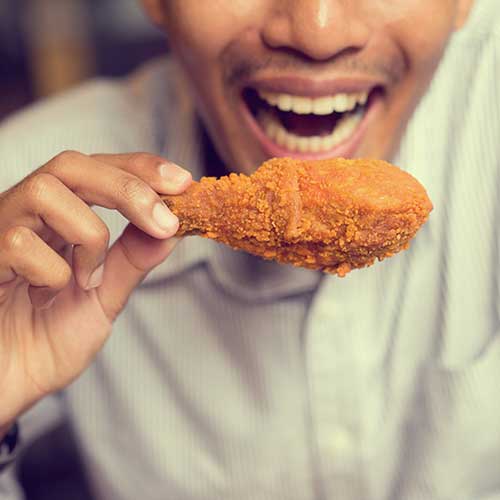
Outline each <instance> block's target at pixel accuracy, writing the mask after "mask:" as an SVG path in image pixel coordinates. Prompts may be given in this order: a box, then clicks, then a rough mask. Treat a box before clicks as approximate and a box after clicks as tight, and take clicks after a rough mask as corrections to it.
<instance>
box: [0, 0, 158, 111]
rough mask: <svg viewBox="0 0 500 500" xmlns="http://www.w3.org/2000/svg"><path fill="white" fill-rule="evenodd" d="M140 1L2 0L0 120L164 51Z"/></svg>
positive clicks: (0, 15) (0, 28) (0, 20)
mask: <svg viewBox="0 0 500 500" xmlns="http://www.w3.org/2000/svg"><path fill="white" fill-rule="evenodd" d="M165 48H166V40H165V37H164V35H163V34H162V33H160V31H159V30H157V29H156V28H155V27H153V26H152V25H151V24H150V23H149V21H148V20H147V19H146V17H145V15H144V13H143V12H142V10H141V7H140V0H0V120H1V119H2V118H4V117H5V116H6V115H8V114H9V113H11V112H13V111H15V110H16V109H18V108H20V107H22V106H24V105H26V104H28V103H30V102H32V101H33V100H35V99H38V98H41V97H44V96H47V95H51V94H54V93H57V92H61V91H63V90H65V89H66V88H68V87H71V86H72V85H75V84H77V83H79V82H80V81H82V80H85V79H87V78H90V77H92V76H93V75H96V74H98V75H105V76H120V75H123V74H126V73H128V72H129V71H130V70H132V69H133V68H134V67H136V66H137V65H138V64H140V63H141V62H143V61H144V60H145V59H148V58H150V57H153V56H155V55H158V54H160V53H163V52H165Z"/></svg>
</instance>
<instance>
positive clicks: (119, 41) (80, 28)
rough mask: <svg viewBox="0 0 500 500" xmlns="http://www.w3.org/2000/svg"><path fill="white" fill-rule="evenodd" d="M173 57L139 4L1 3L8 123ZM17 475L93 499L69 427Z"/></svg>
mask: <svg viewBox="0 0 500 500" xmlns="http://www.w3.org/2000/svg"><path fill="white" fill-rule="evenodd" d="M165 52H166V40H165V37H164V35H163V34H161V33H160V32H159V31H158V30H157V29H156V28H154V27H153V26H151V25H150V23H149V21H148V20H147V19H146V18H145V16H144V14H143V12H142V11H141V8H140V6H139V0H0V126H1V121H2V120H3V119H5V117H6V116H8V115H9V114H11V113H13V112H15V111H16V110H18V109H20V108H21V107H23V106H26V105H28V104H30V103H31V102H33V101H35V100H37V99H40V98H43V97H45V96H49V95H53V94H56V93H58V92H63V91H64V90H66V89H68V88H70V87H72V86H73V85H77V84H78V83H80V82H82V81H84V80H86V79H88V78H92V77H93V76H95V75H104V76H110V77H118V76H121V75H124V74H126V73H128V72H130V71H131V70H132V69H134V68H135V67H136V66H138V65H139V64H141V63H142V62H143V61H145V60H147V59H149V58H151V57H154V56H156V55H159V54H163V53H165ZM0 162H1V152H0ZM0 172H1V171H0ZM17 471H18V476H19V477H20V479H21V482H22V485H23V488H24V490H25V492H26V498H27V500H90V498H91V495H90V490H89V488H88V485H87V481H86V478H85V473H84V470H83V468H82V467H81V464H80V459H79V456H78V450H77V447H76V444H75V440H74V439H73V435H72V431H71V427H70V425H69V424H68V423H63V424H62V425H59V426H58V427H57V428H55V429H53V430H51V431H50V432H48V433H46V434H45V435H44V436H42V437H41V438H39V439H38V440H37V441H35V442H34V443H33V444H32V445H31V446H30V447H29V448H28V449H27V450H26V451H25V452H24V453H23V454H22V456H21V458H20V460H19V461H18V466H17ZM110 500H111V499H110Z"/></svg>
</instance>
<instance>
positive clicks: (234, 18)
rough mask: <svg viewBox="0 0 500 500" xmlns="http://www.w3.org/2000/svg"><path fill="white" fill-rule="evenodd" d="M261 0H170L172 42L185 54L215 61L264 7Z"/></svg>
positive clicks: (198, 60)
mask: <svg viewBox="0 0 500 500" xmlns="http://www.w3.org/2000/svg"><path fill="white" fill-rule="evenodd" d="M261 3H262V1H261V0H211V1H205V0H170V1H167V2H166V28H167V32H168V33H169V37H170V39H171V40H172V46H173V48H175V49H176V50H177V51H178V52H180V53H181V54H182V56H183V57H185V58H188V59H190V60H195V61H194V62H196V63H200V64H202V65H203V64H205V65H206V64H207V63H213V62H214V60H216V59H217V58H218V56H219V55H220V53H221V52H222V50H223V49H224V48H225V47H226V46H227V44H228V43H230V42H231V40H234V39H235V38H237V37H238V34H239V33H241V32H242V31H244V30H245V29H246V28H247V27H248V26H249V25H251V24H252V20H253V17H254V15H255V14H254V13H255V12H259V10H261V6H260V4H261Z"/></svg>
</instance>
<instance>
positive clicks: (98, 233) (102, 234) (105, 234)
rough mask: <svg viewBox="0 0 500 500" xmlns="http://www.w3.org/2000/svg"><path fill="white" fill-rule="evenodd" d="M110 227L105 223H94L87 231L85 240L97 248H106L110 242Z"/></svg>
mask: <svg viewBox="0 0 500 500" xmlns="http://www.w3.org/2000/svg"><path fill="white" fill-rule="evenodd" d="M109 238H110V234H109V229H108V227H107V226H106V224H104V223H98V224H92V225H91V226H90V227H89V228H88V229H87V231H86V235H85V242H86V243H87V244H88V245H89V246H91V247H93V248H95V247H97V248H106V247H107V246H108V243H109Z"/></svg>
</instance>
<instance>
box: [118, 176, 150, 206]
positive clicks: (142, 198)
mask: <svg viewBox="0 0 500 500" xmlns="http://www.w3.org/2000/svg"><path fill="white" fill-rule="evenodd" d="M118 196H119V197H120V198H121V199H122V200H124V201H125V202H127V203H131V202H133V203H135V204H137V203H138V204H140V205H144V206H145V205H149V204H150V202H151V193H150V189H149V187H148V186H147V185H146V184H145V183H144V182H143V181H141V180H140V179H139V178H138V177H133V176H126V177H124V178H122V179H121V180H120V182H119V185H118Z"/></svg>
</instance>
